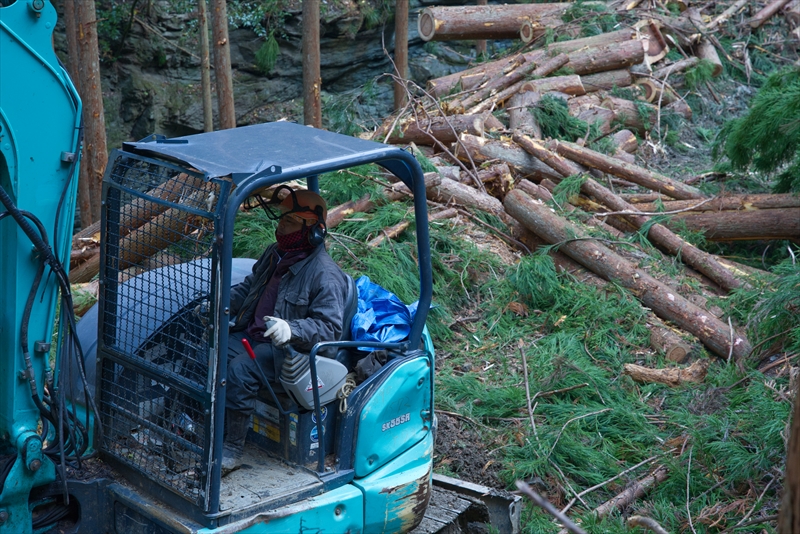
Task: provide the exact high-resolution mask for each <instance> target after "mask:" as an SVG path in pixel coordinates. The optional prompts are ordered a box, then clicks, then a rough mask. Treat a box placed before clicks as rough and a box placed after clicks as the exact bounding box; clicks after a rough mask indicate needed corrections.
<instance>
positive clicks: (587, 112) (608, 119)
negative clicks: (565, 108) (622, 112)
mask: <svg viewBox="0 0 800 534" xmlns="http://www.w3.org/2000/svg"><path fill="white" fill-rule="evenodd" d="M571 115H572V116H574V117H575V118H578V119H580V120H582V121H584V122H585V123H586V124H589V125H592V124H594V125H596V126H597V130H598V131H599V132H600V133H601V134H602V135H607V134H610V133H611V132H612V131H613V129H614V126H613V124H614V121H616V120H617V114H616V113H614V111H613V110H610V109H608V108H604V107H602V106H592V107H589V108H585V109H581V110H580V111H578V112H577V113H571Z"/></svg>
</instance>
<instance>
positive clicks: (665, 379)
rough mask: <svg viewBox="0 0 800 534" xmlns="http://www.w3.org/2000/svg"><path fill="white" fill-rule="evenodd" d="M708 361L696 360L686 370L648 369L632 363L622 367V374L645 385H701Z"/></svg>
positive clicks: (675, 368) (669, 368)
mask: <svg viewBox="0 0 800 534" xmlns="http://www.w3.org/2000/svg"><path fill="white" fill-rule="evenodd" d="M709 363H710V362H709V361H708V360H707V359H702V360H697V361H695V362H694V363H692V365H690V366H689V367H686V368H681V367H667V368H666V369H650V368H649V367H643V366H641V365H636V364H633V363H626V364H625V365H623V366H622V373H623V374H626V375H629V376H630V377H631V378H632V379H633V380H635V381H636V382H642V383H645V384H652V383H657V384H666V385H668V386H672V387H677V386H680V385H683V384H685V383H687V382H688V383H691V384H702V383H703V381H704V380H705V379H706V374H708V366H709Z"/></svg>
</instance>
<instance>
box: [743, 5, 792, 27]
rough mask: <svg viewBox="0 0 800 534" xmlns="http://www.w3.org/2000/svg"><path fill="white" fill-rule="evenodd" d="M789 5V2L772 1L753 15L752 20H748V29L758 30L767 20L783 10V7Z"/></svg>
mask: <svg viewBox="0 0 800 534" xmlns="http://www.w3.org/2000/svg"><path fill="white" fill-rule="evenodd" d="M788 3H789V0H772V1H771V2H769V3H768V4H767V5H766V6H764V7H763V8H762V9H761V10H760V11H759V12H758V13H756V14H755V15H753V18H751V19H750V27H751V28H758V27H759V26H761V25H762V24H764V23H765V22H767V20H769V18H770V17H772V15H774V14H775V13H777V12H778V11H780V10H781V9H783V6H785V5H786V4H788Z"/></svg>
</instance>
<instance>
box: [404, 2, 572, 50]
mask: <svg viewBox="0 0 800 534" xmlns="http://www.w3.org/2000/svg"><path fill="white" fill-rule="evenodd" d="M569 6H570V4H569V3H553V4H503V5H491V6H489V5H486V6H480V5H479V6H470V5H466V6H435V7H427V8H425V9H423V10H422V11H421V12H420V14H419V20H418V24H417V26H418V28H419V35H420V37H422V40H423V41H431V40H433V41H450V40H465V39H516V38H517V37H519V30H520V28H521V27H522V23H523V22H525V21H526V20H535V21H539V22H545V20H546V21H547V22H545V25H547V26H558V25H561V24H563V22H562V21H561V15H562V14H563V13H564V12H565V11H566V10H567V8H568V7H569Z"/></svg>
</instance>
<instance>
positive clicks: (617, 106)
mask: <svg viewBox="0 0 800 534" xmlns="http://www.w3.org/2000/svg"><path fill="white" fill-rule="evenodd" d="M796 5H797V3H796V1H795V2H778V1H775V2H772V3H770V5H769V6H768V7H769V10H767V9H766V8H765V10H762V12H759V13H757V14H756V15H755V16H754V17H753V18H752V22H751V24H755V23H756V22H759V23H763V20H762V18H763V17H768V16H772V15H774V14H775V13H779V12H781V10H783V13H784V14H785V16H786V17H790V16H791V13H790V11H791V10H792V9H796ZM683 7H684V8H685V10H683V12H682V13H681V14H680V16H677V17H661V18H647V19H646V20H642V21H641V22H639V23H637V24H634V25H633V26H631V27H630V28H623V29H619V30H616V31H613V32H608V33H604V34H600V35H595V36H593V37H589V38H579V39H571V40H566V41H558V42H555V43H552V44H550V45H549V46H542V47H538V48H537V47H535V46H534V47H533V48H532V49H531V48H529V49H524V50H523V52H522V53H518V54H514V55H511V56H508V57H505V58H501V59H497V60H495V61H490V62H487V63H483V64H480V65H477V66H475V67H472V68H469V69H466V70H464V71H462V72H458V73H455V74H451V75H447V76H443V77H440V78H436V79H433V80H430V81H429V82H428V85H427V87H426V90H425V91H424V94H425V98H426V99H422V98H421V99H418V100H416V101H412V102H411V103H410V104H409V105H408V106H407V107H406V108H405V109H404V110H401V111H400V112H398V113H397V114H395V115H393V116H391V117H388V118H387V119H386V121H385V122H384V124H383V125H382V127H381V128H379V129H378V130H377V131H376V132H375V134H374V135H373V137H372V138H373V139H375V140H378V141H385V142H389V143H396V144H410V143H411V142H413V143H415V147H417V148H419V149H420V150H422V151H423V152H424V153H425V154H426V155H427V156H430V157H433V158H434V160H436V162H437V165H438V167H437V168H438V170H439V172H438V174H435V175H434V176H435V180H432V181H431V182H430V183H429V184H428V185H429V187H428V195H427V196H428V200H429V201H431V202H433V204H432V206H435V207H436V208H435V209H436V210H440V211H441V210H444V209H446V208H452V207H456V208H458V209H459V212H460V213H462V214H466V213H468V212H469V210H478V211H484V212H487V213H491V214H493V215H495V216H496V217H498V218H499V219H500V220H501V221H503V222H504V223H505V224H506V226H507V227H508V231H509V233H508V234H503V235H500V237H501V238H502V239H504V240H506V241H507V242H509V243H512V244H513V245H514V246H516V247H518V248H519V249H520V250H523V251H525V252H532V251H535V249H536V248H538V247H541V246H544V245H551V244H556V245H558V249H557V252H552V251H551V252H550V254H551V256H552V257H553V260H554V263H555V264H556V266H557V268H558V269H560V270H562V271H568V272H571V273H578V272H579V273H580V276H579V278H580V279H582V280H586V281H588V282H587V283H591V284H592V285H595V286H596V287H599V288H603V287H605V284H608V283H613V284H616V285H618V286H622V287H625V288H627V289H628V290H630V291H631V293H633V294H634V295H635V296H636V297H637V298H638V299H639V300H640V301H641V303H642V305H643V307H645V308H646V309H647V310H648V313H649V319H648V325H649V327H650V329H651V344H652V346H653V348H654V350H656V351H658V352H661V353H663V354H664V355H665V357H666V358H667V360H668V361H670V362H674V364H681V363H684V362H686V360H687V358H689V357H690V356H691V354H692V352H693V350H694V348H696V347H698V346H699V345H701V344H702V345H703V346H705V348H706V349H707V350H708V351H709V352H710V353H712V354H715V355H717V356H718V357H720V358H723V359H725V360H737V361H739V360H742V359H743V358H746V357H747V356H748V354H749V353H750V352H751V345H750V343H749V341H748V340H747V338H746V337H745V336H744V335H743V334H742V332H741V329H740V328H739V327H737V325H735V324H734V323H732V322H731V321H730V320H729V318H728V317H727V316H725V314H724V311H723V310H720V309H718V308H713V307H710V306H708V304H707V302H708V297H709V296H710V295H724V294H725V293H727V292H729V291H731V290H734V289H737V288H743V287H748V286H749V285H750V282H751V276H752V274H753V269H752V268H747V267H744V266H741V265H737V264H734V263H732V262H730V261H728V260H726V259H723V258H719V257H716V256H715V255H713V254H709V253H707V252H704V251H703V250H700V249H699V248H697V247H695V246H693V245H691V244H690V243H688V242H687V241H685V240H684V239H683V238H681V237H680V236H679V235H678V233H676V231H678V230H679V229H680V230H687V229H688V230H690V231H694V232H700V233H702V234H703V235H704V236H705V239H706V240H710V241H731V240H742V239H791V240H798V239H800V202H798V197H796V196H792V195H733V194H727V195H722V196H719V197H710V196H707V195H706V194H704V193H703V192H702V191H700V190H699V189H697V188H696V187H694V186H693V185H690V184H689V183H687V181H688V180H687V181H682V180H677V179H674V178H671V177H668V176H664V175H662V174H659V173H657V172H654V171H652V170H649V169H646V168H644V167H642V166H640V165H637V164H636V153H637V150H638V147H639V139H648V138H649V139H650V140H651V141H650V142H651V144H652V142H653V141H655V142H656V143H658V142H660V139H659V138H658V137H657V134H658V133H659V132H660V130H661V129H662V128H665V126H664V125H663V124H662V123H663V119H664V117H665V116H667V115H668V114H675V115H678V116H680V117H683V118H684V119H689V118H691V114H692V110H691V109H690V108H689V106H688V105H687V104H686V102H685V101H684V100H683V98H682V96H681V92H680V89H681V88H682V87H683V86H684V84H685V83H686V81H685V80H686V73H687V72H689V71H690V69H695V68H698V65H701V64H703V65H705V66H706V67H705V68H707V69H708V68H709V67H710V69H709V70H710V72H712V73H713V74H712V75H713V76H718V75H719V74H720V73H721V72H722V63H721V62H720V59H719V55H718V53H717V48H718V42H715V38H714V37H713V33H711V31H712V30H714V29H715V28H717V27H718V26H719V25H720V24H722V23H723V22H724V21H725V20H726V18H727V17H730V16H731V15H732V14H733V13H735V12H737V10H739V9H741V8H742V5H740V6H739V7H736V6H732V8H735V9H732V11H731V12H730V13H727V14H726V13H723V14H721V15H720V16H718V17H717V18H715V19H712V20H709V18H708V17H707V18H705V19H703V18H702V17H701V16H700V13H699V11H698V10H697V9H696V8H692V7H688V6H686V5H684V6H683ZM564 8H565V5H564V4H560V3H552V4H517V5H493V6H490V7H487V6H454V7H434V8H426V9H425V10H423V12H422V14H421V15H420V19H419V24H420V34H421V35H422V36H423V39H425V40H449V39H461V40H464V39H507V38H511V37H513V34H514V27H515V25H519V29H520V31H521V32H522V35H521V37H520V38H521V39H522V40H523V41H525V42H533V43H534V45H535V42H536V40H537V34H538V35H541V33H542V32H543V31H544V29H546V28H543V26H542V25H546V24H551V26H549V27H550V28H551V29H557V31H558V32H559V34H562V33H563V35H570V33H569V31H570V30H569V29H568V28H567V26H568V25H565V24H564V23H563V22H561V21H560V20H558V21H555V22H553V20H552V19H553V18H558V17H557V16H554V14H555V15H558V14H560V13H563V10H564ZM489 19H491V20H489ZM487 21H489V22H492V23H491V24H488V23H485V22H487ZM492 28H494V29H492ZM531 36H533V37H531ZM675 46H678V47H680V49H681V50H682V51H684V52H690V53H691V54H690V55H687V56H686V57H684V58H683V59H680V60H678V61H669V62H668V61H666V60H665V56H666V55H667V52H668V51H669V49H670V47H675ZM623 87H625V88H627V91H622V92H620V91H617V90H614V89H615V88H623ZM623 95H624V97H623ZM548 98H549V101H550V102H552V101H554V99H555V100H557V101H559V102H563V104H564V106H563V107H564V108H565V111H566V113H568V115H569V116H572V117H574V118H576V119H580V120H581V121H584V123H586V127H587V131H586V132H582V133H581V135H580V136H574V137H572V138H563V137H561V138H559V139H551V138H545V135H546V134H544V133H543V131H544V128H543V127H542V126H543V125H542V124H539V120H538V119H537V117H539V116H540V115H539V114H538V111H539V110H540V109H541V108H542V102H543V101H544V100H545V99H548ZM430 100H433V102H431V101H430ZM448 124H449V125H450V127H449V128H448V127H447V126H446V125H448ZM579 124H580V123H579ZM439 132H442V133H439ZM454 132H458V135H457V136H456V137H455V138H454V135H453V134H454ZM420 133H421V134H420ZM590 136H596V138H593V137H590ZM600 138H607V140H608V141H609V142H610V143H608V144H606V145H605V148H603V151H600V150H599V148H600V145H598V144H593V143H594V142H596V141H597V140H598V139H600ZM609 146H610V147H611V148H610V149H609V148H608V147H609ZM592 147H594V148H598V150H595V149H594V148H592ZM498 164H502V166H503V169H502V170H497V169H496V166H497V165H498ZM448 165H450V166H448ZM450 169H456V170H457V173H456V174H455V175H454V174H453V172H452V170H450ZM501 176H502V178H500V177H501ZM576 176H580V177H581V178H580V179H581V182H580V194H578V195H576V196H574V197H572V198H570V199H569V200H568V203H566V204H565V203H564V202H563V201H561V202H560V203H559V204H556V203H555V202H554V200H553V195H552V191H553V189H554V188H557V187H558V185H557V184H559V183H560V182H562V181H564V180H567V179H569V180H574V179H575V178H574V177H576ZM573 183H574V182H573ZM618 189H624V190H625V191H626V192H625V193H617V190H618ZM439 206H441V208H439ZM441 213H442V214H441V215H440V216H436V217H435V218H438V217H450V216H451V213H445V212H443V211H441ZM568 213H572V216H571V217H570V220H568V219H567V218H566V217H565V215H566V214H568ZM576 213H581V217H583V219H582V220H583V224H576V223H574V222H572V221H573V220H574V217H575V214H576ZM656 216H657V217H658V218H657V220H653V219H654V217H656ZM432 218H433V217H432ZM391 231H393V229H387V232H386V234H385V235H386V236H389V235H393V234H391ZM634 232H640V233H643V234H644V235H646V237H647V238H648V240H649V241H650V243H651V244H653V245H654V246H655V247H656V248H657V249H658V250H657V251H656V252H655V254H657V255H662V257H667V258H669V257H673V258H676V259H678V261H680V262H682V263H683V264H684V266H685V271H684V272H685V273H686V274H687V275H688V276H691V277H694V278H695V279H698V280H701V281H702V286H703V289H701V290H696V289H695V290H690V291H687V288H686V287H685V285H682V284H681V283H679V282H677V281H676V280H670V279H666V280H665V279H663V278H659V279H656V278H654V277H653V276H652V275H651V274H650V273H649V272H647V271H646V270H644V269H642V268H641V267H640V261H639V260H640V258H641V257H642V254H653V251H652V250H650V251H646V252H641V253H640V254H639V255H638V256H636V255H634V257H631V254H630V251H629V249H628V251H627V252H626V250H625V249H624V247H619V246H617V245H615V244H613V243H614V240H616V239H625V237H626V236H628V235H630V234H632V233H634ZM603 235H604V236H612V240H611V242H609V239H607V238H606V237H601V236H603ZM759 274H760V275H764V274H766V273H759ZM576 276H577V275H576ZM704 365H705V364H704V363H703V364H695V365H693V366H690V367H688V368H686V369H683V370H682V369H678V368H675V369H666V370H653V372H650V371H647V370H642V369H638V368H631V369H628V370H626V372H628V373H629V374H631V376H633V377H634V379H636V380H645V381H661V382H664V383H669V384H677V383H680V382H682V381H687V380H702V378H703V376H704V369H705V367H704Z"/></svg>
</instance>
